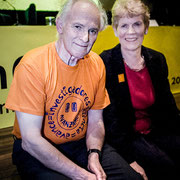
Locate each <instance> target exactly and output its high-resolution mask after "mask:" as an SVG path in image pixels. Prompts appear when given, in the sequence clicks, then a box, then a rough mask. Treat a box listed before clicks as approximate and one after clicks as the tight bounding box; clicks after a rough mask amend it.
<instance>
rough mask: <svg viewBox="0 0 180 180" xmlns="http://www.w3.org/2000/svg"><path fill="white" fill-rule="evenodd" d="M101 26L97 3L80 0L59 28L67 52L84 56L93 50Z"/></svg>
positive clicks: (77, 56)
mask: <svg viewBox="0 0 180 180" xmlns="http://www.w3.org/2000/svg"><path fill="white" fill-rule="evenodd" d="M99 27H100V15H99V11H98V9H97V8H96V7H95V5H93V4H91V3H88V2H84V1H78V2H76V3H75V4H74V5H73V7H72V9H71V11H70V12H69V13H68V15H67V18H66V20H65V22H63V23H62V28H60V29H59V30H58V32H59V34H60V38H61V43H63V45H64V50H65V51H66V52H65V54H67V53H68V54H69V55H70V56H73V57H75V58H78V59H80V58H83V57H84V56H85V55H86V54H88V53H89V51H90V50H91V48H92V46H93V44H94V42H95V40H96V38H97V35H98V31H99Z"/></svg>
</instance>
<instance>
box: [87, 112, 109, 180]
mask: <svg viewBox="0 0 180 180" xmlns="http://www.w3.org/2000/svg"><path fill="white" fill-rule="evenodd" d="M102 113H103V110H89V111H88V128H87V135H86V144H87V150H89V149H98V150H100V151H101V149H102V146H103V143H104V136H105V129H104V123H103V116H102ZM88 168H89V170H90V171H92V172H93V173H95V174H96V177H97V179H98V180H105V179H106V175H105V172H104V170H103V169H102V166H101V164H100V161H99V155H98V154H97V153H94V152H92V153H91V154H90V155H89V156H88Z"/></svg>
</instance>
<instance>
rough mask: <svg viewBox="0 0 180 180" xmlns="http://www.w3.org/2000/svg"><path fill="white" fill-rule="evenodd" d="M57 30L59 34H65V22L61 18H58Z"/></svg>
mask: <svg viewBox="0 0 180 180" xmlns="http://www.w3.org/2000/svg"><path fill="white" fill-rule="evenodd" d="M56 29H57V31H58V33H59V34H62V33H63V22H62V19H61V18H60V17H58V18H56Z"/></svg>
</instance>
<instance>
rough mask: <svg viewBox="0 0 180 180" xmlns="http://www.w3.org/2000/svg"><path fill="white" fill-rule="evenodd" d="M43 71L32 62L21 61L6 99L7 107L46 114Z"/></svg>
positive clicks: (36, 113) (30, 112) (35, 113)
mask: <svg viewBox="0 0 180 180" xmlns="http://www.w3.org/2000/svg"><path fill="white" fill-rule="evenodd" d="M43 81H44V80H43V78H42V74H41V71H40V69H39V68H38V67H35V66H33V65H31V64H27V63H24V62H22V63H21V62H20V63H19V64H18V66H17V67H16V70H15V73H14V78H13V81H12V84H11V87H10V91H9V94H8V97H7V100H6V104H5V107H6V108H7V109H11V110H15V111H20V112H25V113H29V114H34V115H44V104H45V103H44V102H45V97H46V96H45V92H44V89H45V87H44V82H43Z"/></svg>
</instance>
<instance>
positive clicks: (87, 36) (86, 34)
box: [81, 31, 89, 42]
mask: <svg viewBox="0 0 180 180" xmlns="http://www.w3.org/2000/svg"><path fill="white" fill-rule="evenodd" d="M81 39H82V40H83V42H88V41H89V32H88V31H84V32H82V35H81Z"/></svg>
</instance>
